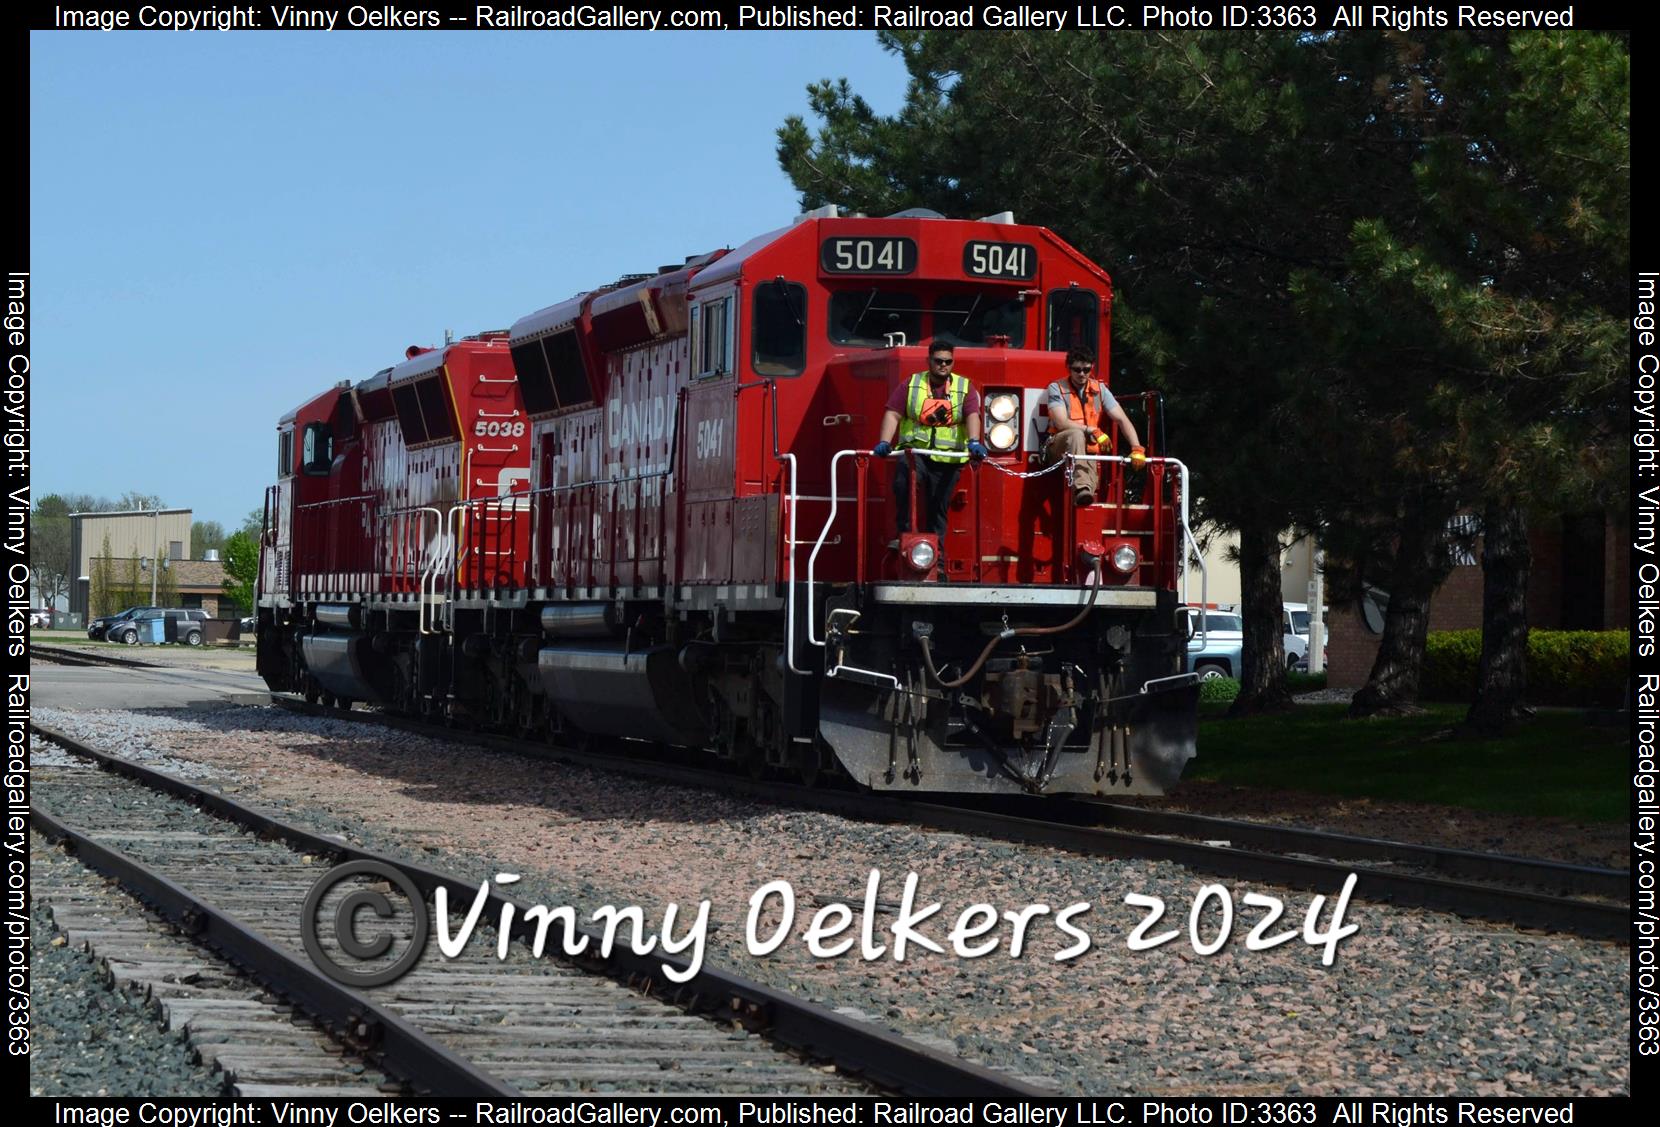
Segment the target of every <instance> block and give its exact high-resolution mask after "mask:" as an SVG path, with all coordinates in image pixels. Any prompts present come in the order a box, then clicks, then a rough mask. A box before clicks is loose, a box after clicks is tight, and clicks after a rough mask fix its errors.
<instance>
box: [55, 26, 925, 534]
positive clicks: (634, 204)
mask: <svg viewBox="0 0 1660 1127" xmlns="http://www.w3.org/2000/svg"><path fill="white" fill-rule="evenodd" d="M29 63H30V111H29V116H30V154H29V155H30V162H29V169H30V171H29V191H30V230H29V240H30V269H31V272H32V274H33V279H32V281H33V287H32V290H33V299H34V318H35V320H34V340H33V345H34V351H33V365H34V367H33V372H34V379H33V384H32V392H33V394H32V403H31V411H32V414H31V427H32V431H33V433H32V437H31V445H32V448H33V459H34V460H33V492H34V496H36V497H37V498H38V497H41V496H44V495H46V494H47V493H53V492H74V493H91V494H102V495H105V496H109V497H119V496H120V495H121V494H122V493H124V492H126V491H128V490H135V491H139V492H145V493H152V494H158V495H160V496H161V497H162V499H163V500H164V501H165V502H166V503H167V504H168V505H171V506H179V507H188V508H191V509H194V510H195V514H196V519H197V520H217V521H219V522H220V523H222V524H224V525H225V526H226V527H227V529H232V528H235V527H236V526H237V525H239V524H240V523H241V520H242V517H243V515H244V514H245V513H247V512H248V510H250V509H252V508H254V507H256V506H258V505H259V504H260V500H261V496H262V491H263V489H264V488H265V486H266V485H267V484H268V483H269V482H270V480H271V478H272V476H273V473H274V449H275V440H274V438H273V437H272V436H273V435H274V429H275V422H276V419H277V417H278V416H279V415H281V414H282V413H283V412H285V411H287V410H289V409H290V408H292V407H294V406H296V405H297V404H299V403H300V402H302V401H303V400H305V399H308V398H310V397H311V396H312V395H313V394H315V393H317V392H318V391H321V390H323V389H324V388H326V387H328V386H330V385H331V384H333V383H335V382H336V381H338V380H342V379H349V380H359V379H363V378H365V377H367V376H369V375H371V374H373V373H374V372H375V371H376V370H378V369H380V368H383V367H385V366H387V365H388V364H392V363H395V362H397V361H398V360H401V359H402V356H403V349H404V348H405V346H407V345H409V344H415V343H421V344H434V343H438V342H439V341H440V340H441V339H442V337H443V334H444V331H445V330H446V329H452V330H454V331H455V333H456V334H457V335H458V336H459V335H465V334H468V333H473V332H478V331H481V330H484V329H492V328H506V327H507V326H508V325H509V324H511V323H512V322H513V321H514V320H516V319H517V318H519V317H521V316H523V315H524V314H526V313H529V312H531V311H533V310H535V309H539V308H541V307H542V306H545V305H550V304H552V303H553V302H555V301H558V300H562V299H564V298H566V297H569V296H570V295H572V294H573V293H576V292H577V291H579V290H584V289H591V288H592V287H594V286H596V285H599V284H603V283H605V282H608V281H611V280H614V279H615V278H616V277H617V276H618V275H620V274H624V273H630V272H637V271H649V270H655V269H656V268H657V267H658V266H659V265H662V264H665V263H668V262H672V261H679V260H680V259H681V258H684V257H685V256H686V255H688V254H695V253H701V252H703V251H707V250H710V249H713V248H714V247H718V246H729V245H736V244H737V243H741V242H743V241H744V240H745V239H747V238H749V237H750V236H752V235H756V234H759V233H761V232H763V231H766V230H770V229H771V228H772V227H775V226H777V225H779V224H781V223H783V222H787V221H788V220H789V219H790V218H791V217H792V216H794V215H795V214H796V212H797V211H798V208H797V205H796V196H795V193H794V192H793V191H792V190H791V188H790V186H789V183H788V181H787V180H786V179H785V177H784V175H783V173H782V172H780V171H779V169H778V163H777V159H776V156H775V154H774V149H775V144H776V139H775V136H774V132H775V130H776V129H777V127H778V126H779V124H781V123H782V121H783V119H784V117H785V115H787V114H791V113H798V114H800V113H805V112H806V108H807V98H806V93H805V88H806V86H807V84H808V83H810V82H812V81H815V80H817V79H819V78H830V77H842V76H846V77H847V78H848V79H850V80H851V81H852V83H853V86H854V89H856V90H858V91H859V92H860V93H862V94H863V95H864V96H865V97H866V98H867V99H868V100H870V101H871V102H872V104H873V105H874V106H875V108H876V109H877V110H878V111H891V110H893V109H895V108H897V107H898V105H899V103H900V101H901V99H902V96H903V93H904V85H905V72H904V67H903V66H902V65H901V63H900V62H899V60H898V59H897V57H895V56H892V55H888V54H886V53H885V52H883V51H882V50H881V48H880V46H879V45H878V44H877V42H876V36H875V35H874V33H870V32H851V33H823V32H813V33H789V32H785V33H777V34H773V33H754V32H743V33H731V32H729V33H724V34H697V33H680V34H675V33H660V34H658V33H625V32H619V33H607V32H567V33H560V32H547V33H511V32H434V33H410V32H398V33H386V34H376V33H372V32H350V33H333V34H327V33H271V32H260V33H251V34H237V33H223V34H221V33H198V34H188V35H177V34H163V33H154V32H152V33H142V32H138V33H120V32H118V33H72V32H37V33H34V34H33V35H32V37H31V39H30V60H29ZM186 435H187V436H189V437H188V438H187V439H181V436H186Z"/></svg>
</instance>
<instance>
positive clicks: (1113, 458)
mask: <svg viewBox="0 0 1660 1127" xmlns="http://www.w3.org/2000/svg"><path fill="white" fill-rule="evenodd" d="M1066 457H1067V460H1068V461H1074V460H1075V461H1080V462H1123V463H1129V462H1130V459H1129V458H1128V457H1126V456H1124V455H1122V454H1068V455H1067V456H1066ZM1146 463H1147V464H1149V465H1151V464H1153V463H1163V464H1164V465H1167V466H1175V467H1176V469H1177V471H1178V472H1179V473H1180V474H1181V483H1182V507H1181V516H1182V538H1183V539H1184V540H1185V541H1186V542H1187V547H1188V548H1189V549H1190V550H1191V551H1192V553H1193V558H1194V559H1196V560H1198V561H1199V602H1200V603H1201V604H1203V603H1205V602H1207V601H1208V600H1207V599H1206V595H1208V594H1209V592H1210V573H1209V572H1208V571H1207V570H1206V569H1205V557H1204V555H1203V554H1202V553H1201V552H1200V551H1199V545H1198V542H1197V541H1195V540H1194V539H1193V529H1192V527H1191V526H1190V525H1189V523H1188V508H1187V505H1188V480H1187V463H1186V462H1183V461H1182V460H1181V459H1180V458H1171V457H1168V456H1166V455H1163V454H1161V455H1158V456H1157V457H1152V458H1148V459H1146ZM1187 558H1188V554H1187V552H1183V553H1182V554H1181V556H1180V558H1179V559H1178V561H1177V566H1178V567H1179V568H1180V569H1181V588H1182V602H1183V603H1187V602H1189V599H1188V597H1187V579H1188V567H1187ZM1204 617H1205V616H1204V613H1203V607H1202V606H1201V608H1200V614H1199V629H1200V631H1201V633H1200V637H1201V638H1203V637H1204V634H1203V630H1204Z"/></svg>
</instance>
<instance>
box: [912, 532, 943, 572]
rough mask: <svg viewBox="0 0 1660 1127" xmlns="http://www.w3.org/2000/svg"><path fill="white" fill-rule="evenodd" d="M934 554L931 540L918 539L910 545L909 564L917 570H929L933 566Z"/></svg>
mask: <svg viewBox="0 0 1660 1127" xmlns="http://www.w3.org/2000/svg"><path fill="white" fill-rule="evenodd" d="M936 555H937V554H936V553H935V551H934V545H933V542H932V541H929V540H918V541H917V542H916V543H914V544H912V545H911V566H912V567H914V568H916V569H917V570H918V571H929V570H931V569H932V568H933V566H934V560H935V558H936Z"/></svg>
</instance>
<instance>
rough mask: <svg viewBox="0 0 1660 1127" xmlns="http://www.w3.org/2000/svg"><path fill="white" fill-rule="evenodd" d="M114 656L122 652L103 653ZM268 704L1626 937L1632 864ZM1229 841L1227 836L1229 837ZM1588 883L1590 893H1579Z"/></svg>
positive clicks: (914, 819) (880, 817)
mask: <svg viewBox="0 0 1660 1127" xmlns="http://www.w3.org/2000/svg"><path fill="white" fill-rule="evenodd" d="M104 660H106V661H109V662H111V663H114V664H122V663H123V659H121V658H115V657H110V658H105V659H104ZM271 700H272V702H273V704H275V705H277V706H279V707H283V708H288V709H290V710H293V711H299V712H306V713H310V714H313V715H329V716H333V717H336V718H344V719H351V720H355V721H358V722H362V723H379V724H382V725H385V726H388V727H393V728H397V729H400V730H404V731H410V732H415V733H419V734H424V735H428V736H436V737H437V738H440V739H447V740H465V741H468V742H470V743H474V744H477V745H479V746H485V747H492V748H497V749H504V750H508V751H512V752H516V753H519V754H528V755H534V756H539V757H552V758H555V759H560V760H564V761H566V762H571V763H578V764H583V765H586V766H590V767H594V768H598V769H601V770H607V771H615V772H623V773H628V774H632V775H635V776H637V777H643V778H650V779H654V780H658V781H662V782H670V783H677V784H681V785H685V786H693V787H703V788H713V789H718V790H721V791H724V792H726V793H729V794H734V795H737V796H740V797H745V798H751V799H757V800H761V801H769V802H779V803H784V804H788V805H791V806H798V807H805V808H811V809H817V810H822V811H825V812H827V813H834V814H840V815H843V816H846V817H850V818H857V819H860V820H865V821H879V822H889V823H907V824H912V825H918V826H924V827H928V828H931V829H939V830H947V831H952V832H958V833H969V834H976V835H979V836H984V837H995V838H999V839H1002V840H1008V841H1018V842H1024V843H1028V844H1035V845H1045V846H1050V847H1054V848H1062V849H1067V850H1069V851H1073V852H1077V853H1082V854H1086V855H1093V856H1103V857H1120V858H1123V857H1130V858H1139V859H1145V860H1165V861H1174V862H1176V863H1178V864H1182V865H1185V866H1187V867H1189V868H1192V869H1194V870H1196V871H1200V872H1205V873H1210V874H1215V875H1218V876H1224V877H1233V878H1237V879H1245V880H1257V881H1266V882H1271V883H1275V884H1281V885H1287V886H1290V887H1295V888H1307V889H1313V890H1316V891H1323V892H1330V891H1334V890H1336V889H1337V888H1338V887H1340V886H1341V885H1342V884H1343V882H1344V880H1345V879H1346V878H1347V876H1348V874H1349V873H1350V872H1358V873H1359V874H1360V880H1359V882H1358V883H1357V886H1356V888H1355V890H1354V893H1353V895H1354V897H1355V898H1357V899H1361V900H1366V901H1372V902H1379V903H1387V904H1393V905H1397V906H1400V907H1410V908H1426V909H1431V910H1436V911H1446V912H1452V913H1455V914H1457V915H1460V916H1465V917H1468V918H1474V919H1484V920H1490V921H1495V922H1500V923H1507V924H1512V925H1515V926H1521V927H1530V928H1538V929H1541V930H1547V931H1561V932H1567V933H1570V934H1577V935H1584V936H1587V937H1590V938H1598V939H1615V940H1622V941H1629V938H1630V917H1629V908H1628V907H1627V903H1626V899H1627V898H1628V897H1629V890H1630V874H1629V873H1627V872H1625V871H1623V870H1618V869H1608V868H1599V867H1595V866H1585V865H1573V864H1567V863H1564V862H1557V861H1545V860H1538V859H1532V858H1523V857H1512V856H1505V855H1496V854H1483V853H1476V852H1472V851H1468V850H1458V849H1450V848H1445V847H1441V846H1429V845H1422V844H1416V843H1411V842H1394V841H1384V840H1379V839H1373V838H1362V837H1355V836H1351V835H1343V834H1333V833H1326V832H1322V831H1316V830H1308V829H1300V828H1297V827H1291V826H1275V825H1270V824H1265V823H1260V822H1246V821H1238V820H1232V819H1221V818H1213V817H1208V816H1204V815H1196V814H1184V813H1178V812H1172V811H1159V810H1148V809H1145V808H1140V807H1131V806H1124V805H1119V804H1114V803H1110V802H1099V801H1087V800H1070V799H1030V800H1024V799H1015V800H1009V799H998V800H995V801H990V802H976V801H974V800H972V799H969V800H953V801H950V802H919V801H915V800H910V799H901V798H895V797H891V796H883V795H877V794H864V793H857V792H853V791H845V790H835V789H825V788H820V787H807V786H802V785H799V784H792V783H787V782H781V781H776V780H753V779H749V778H747V777H742V776H738V775H734V774H732V773H730V772H726V771H721V770H716V769H711V768H705V767H697V766H689V765H686V764H684V763H670V762H661V761H657V760H653V759H649V758H640V757H639V756H634V755H629V756H623V755H613V754H608V753H606V752H605V751H603V750H578V749H574V748H567V747H550V746H549V745H547V744H542V743H535V742H532V741H528V740H522V739H514V738H510V737H506V736H497V735H491V734H486V733H479V732H472V731H467V730H464V729H457V728H449V727H444V726H441V725H436V724H433V723H431V722H429V721H424V720H416V719H412V718H409V717H402V716H396V715H393V714H390V713H382V712H367V711H356V712H349V711H342V710H339V709H328V708H324V707H322V706H319V705H310V704H306V703H304V702H303V701H301V700H299V699H298V698H296V697H291V696H288V695H286V694H277V693H273V694H272V696H271ZM1223 843H1225V844H1223ZM1584 896H1592V897H1596V898H1597V899H1590V900H1587V899H1582V898H1581V897H1584Z"/></svg>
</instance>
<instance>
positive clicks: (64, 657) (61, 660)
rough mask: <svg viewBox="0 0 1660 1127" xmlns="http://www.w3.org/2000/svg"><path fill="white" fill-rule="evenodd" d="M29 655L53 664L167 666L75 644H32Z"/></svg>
mask: <svg viewBox="0 0 1660 1127" xmlns="http://www.w3.org/2000/svg"><path fill="white" fill-rule="evenodd" d="M29 657H30V659H31V660H34V659H40V660H44V661H46V662H48V663H50V664H52V665H79V666H95V665H115V666H131V667H132V668H135V669H165V668H167V666H164V665H157V664H156V663H154V662H150V661H140V660H139V659H138V658H134V657H117V656H116V655H114V654H106V653H98V652H96V651H93V650H87V649H82V648H79V647H75V646H42V645H31V646H30V647H29Z"/></svg>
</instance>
